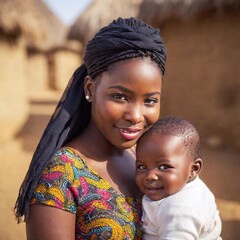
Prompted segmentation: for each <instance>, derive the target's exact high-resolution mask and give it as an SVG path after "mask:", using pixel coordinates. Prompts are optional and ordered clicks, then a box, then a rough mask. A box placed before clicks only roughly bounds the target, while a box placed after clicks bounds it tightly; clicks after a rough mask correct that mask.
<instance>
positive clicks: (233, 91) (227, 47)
mask: <svg viewBox="0 0 240 240" xmlns="http://www.w3.org/2000/svg"><path fill="white" fill-rule="evenodd" d="M160 28H161V32H162V35H163V37H164V39H165V42H166V45H167V49H168V62H167V74H166V79H165V82H164V86H163V88H164V90H163V104H162V111H161V112H162V115H179V116H182V117H186V118H188V119H189V120H191V121H192V122H193V123H194V124H196V126H197V127H198V128H199V130H200V133H201V135H202V137H204V138H205V139H216V140H217V142H218V143H219V144H222V143H223V144H226V145H230V146H234V147H237V148H238V149H240V140H239V136H240V124H239V121H240V111H239V109H240V68H239V56H240V48H239V42H240V31H239V29H240V12H239V11H238V12H237V11H235V12H230V13H225V14H224V16H223V15H222V14H221V15H218V14H215V15H210V14H205V15H204V16H201V17H199V18H195V19H192V20H191V21H179V20H169V21H168V22H166V23H165V24H164V25H163V26H160Z"/></svg>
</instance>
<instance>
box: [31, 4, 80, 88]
mask: <svg viewBox="0 0 240 240" xmlns="http://www.w3.org/2000/svg"><path fill="white" fill-rule="evenodd" d="M33 1H34V4H35V6H36V8H37V10H38V11H39V13H40V14H41V19H42V23H43V25H44V28H45V31H46V32H47V39H46V41H43V42H41V44H39V45H38V46H36V45H35V46H32V47H31V46H29V47H28V60H29V79H34V81H29V88H30V89H31V90H32V91H33V93H34V92H36V91H37V92H39V90H43V91H44V90H45V91H46V90H63V89H64V88H65V87H66V85H67V82H68V80H69V79H70V77H71V75H72V73H73V71H74V70H75V69H76V68H77V67H78V66H79V65H80V64H81V62H82V61H81V50H82V46H81V44H80V43H79V42H78V41H75V42H74V41H67V39H66V34H67V31H68V27H67V26H65V25H64V24H63V23H62V22H61V21H60V20H59V19H58V18H57V17H56V16H55V15H54V14H53V12H52V11H51V10H50V9H49V8H48V6H47V5H46V4H45V3H44V2H43V1H42V0H33ZM36 69H38V71H36ZM36 72H37V74H36Z"/></svg>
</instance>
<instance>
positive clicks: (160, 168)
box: [158, 165, 170, 171]
mask: <svg viewBox="0 0 240 240" xmlns="http://www.w3.org/2000/svg"><path fill="white" fill-rule="evenodd" d="M169 168H170V166H168V165H161V166H159V167H158V169H159V170H161V171H166V170H168V169H169Z"/></svg>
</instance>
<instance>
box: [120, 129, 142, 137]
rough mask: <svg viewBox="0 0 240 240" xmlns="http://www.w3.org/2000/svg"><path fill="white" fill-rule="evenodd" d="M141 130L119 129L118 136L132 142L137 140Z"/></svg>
mask: <svg viewBox="0 0 240 240" xmlns="http://www.w3.org/2000/svg"><path fill="white" fill-rule="evenodd" d="M140 132H141V129H133V128H119V133H120V135H121V136H122V137H123V138H125V139H126V140H133V139H135V138H138V137H139V135H140Z"/></svg>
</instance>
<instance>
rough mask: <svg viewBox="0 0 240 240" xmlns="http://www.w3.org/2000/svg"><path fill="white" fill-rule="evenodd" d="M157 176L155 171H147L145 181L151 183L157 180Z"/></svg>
mask: <svg viewBox="0 0 240 240" xmlns="http://www.w3.org/2000/svg"><path fill="white" fill-rule="evenodd" d="M158 178H159V177H158V174H157V172H156V169H151V170H148V172H147V175H146V179H147V180H148V181H153V180H158Z"/></svg>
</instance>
